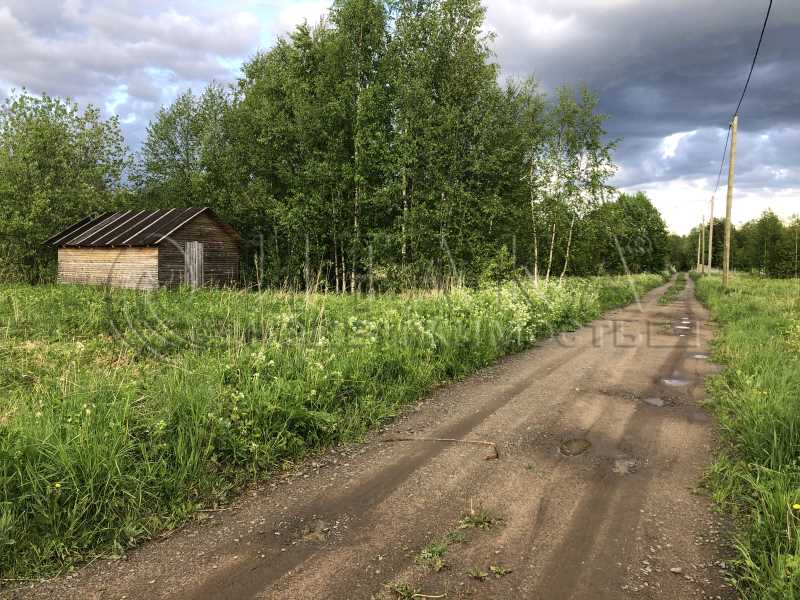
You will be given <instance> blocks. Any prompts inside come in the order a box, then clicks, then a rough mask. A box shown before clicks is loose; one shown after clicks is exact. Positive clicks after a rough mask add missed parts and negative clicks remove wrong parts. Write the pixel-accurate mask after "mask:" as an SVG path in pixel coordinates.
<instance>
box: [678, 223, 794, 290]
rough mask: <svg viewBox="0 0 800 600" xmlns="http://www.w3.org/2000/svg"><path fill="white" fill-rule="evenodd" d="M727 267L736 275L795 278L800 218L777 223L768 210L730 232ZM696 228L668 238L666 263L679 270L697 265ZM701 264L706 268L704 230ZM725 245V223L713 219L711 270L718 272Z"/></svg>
mask: <svg viewBox="0 0 800 600" xmlns="http://www.w3.org/2000/svg"><path fill="white" fill-rule="evenodd" d="M732 233H733V235H732V238H731V267H732V268H733V269H736V270H737V271H744V272H753V273H759V274H761V275H764V276H766V277H780V278H786V277H797V276H798V274H799V272H798V266H799V265H800V261H799V260H798V258H799V257H798V250H800V217H796V216H795V217H793V218H792V219H789V220H786V221H784V220H781V218H780V217H778V216H777V215H776V214H775V213H774V212H772V211H771V210H767V211H765V212H764V213H763V214H762V215H761V217H759V218H758V219H753V220H752V221H748V222H747V223H745V224H744V225H740V226H739V227H734V228H733V229H732ZM699 235H700V228H699V227H695V228H694V229H693V230H692V231H691V232H690V233H689V234H688V235H686V236H670V260H671V261H672V263H673V264H675V265H676V266H677V267H678V268H680V269H683V270H688V269H694V268H695V267H696V265H697V240H698V236H699ZM704 235H705V250H704V253H705V256H706V258H705V262H706V264H708V226H706V229H705V234H704ZM724 244H725V221H724V220H723V219H714V233H713V236H712V266H713V268H715V269H721V268H722V257H723V252H724Z"/></svg>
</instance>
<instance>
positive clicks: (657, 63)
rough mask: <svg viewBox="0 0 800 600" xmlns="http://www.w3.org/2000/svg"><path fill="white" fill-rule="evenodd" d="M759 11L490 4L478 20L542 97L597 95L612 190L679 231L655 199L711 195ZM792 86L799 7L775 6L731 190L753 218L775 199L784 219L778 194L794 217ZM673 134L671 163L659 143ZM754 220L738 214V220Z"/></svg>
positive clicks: (748, 2)
mask: <svg viewBox="0 0 800 600" xmlns="http://www.w3.org/2000/svg"><path fill="white" fill-rule="evenodd" d="M766 7H767V2H766V0H765V1H760V0H759V1H755V0H717V1H703V0H695V1H693V2H689V1H684V0H675V1H672V2H642V1H633V0H605V1H603V0H595V1H591V0H553V1H548V0H540V1H537V2H529V3H525V4H524V5H523V4H519V3H516V2H512V1H511V0H492V1H490V2H489V5H488V20H489V24H490V25H491V27H492V29H493V30H494V31H495V32H496V34H497V40H496V46H495V47H496V51H497V54H498V60H499V61H500V63H501V64H502V66H503V69H504V71H505V72H506V73H508V74H511V75H515V76H525V75H527V74H529V73H534V74H535V75H536V77H537V79H539V80H540V82H541V83H542V85H543V87H544V88H545V89H553V88H555V87H557V86H559V85H562V84H575V83H578V82H580V83H586V84H587V85H589V86H590V87H592V88H594V89H595V90H597V91H598V92H599V94H600V98H601V101H600V108H601V110H602V111H603V112H605V113H607V114H608V115H609V116H610V117H611V118H610V119H609V121H608V129H609V134H610V136H611V137H614V138H621V141H620V144H619V147H618V150H617V153H616V158H617V161H618V163H619V164H620V166H621V168H620V172H619V174H618V176H617V178H616V180H615V183H616V184H617V185H619V186H620V187H626V188H636V187H643V188H646V189H648V191H650V192H651V193H652V192H654V195H655V196H656V199H657V201H660V205H661V206H660V207H661V208H662V210H663V211H664V212H665V213H666V216H667V219H668V221H669V222H670V223H671V224H672V225H673V226H674V227H675V228H676V229H686V228H687V227H688V226H690V222H689V221H686V220H685V219H684V218H683V216H684V215H679V214H676V213H674V212H671V209H670V208H669V206H667V205H668V204H669V202H668V201H667V199H666V198H665V197H663V196H664V195H665V194H668V192H667V191H666V190H667V188H670V187H671V188H672V189H673V190H674V189H680V190H681V192H680V193H686V191H687V189H689V188H692V189H694V190H695V191H696V192H697V194H698V197H697V198H696V199H695V200H693V201H694V202H695V203H696V205H697V206H698V207H700V206H702V204H703V203H704V202H705V201H706V200H707V197H708V195H710V189H711V188H712V187H713V184H714V182H715V181H716V175H717V172H718V168H719V161H720V158H721V156H722V144H723V143H724V139H725V133H726V129H727V125H728V122H729V119H730V117H731V114H732V113H733V111H734V109H735V106H736V102H737V101H738V99H739V95H740V93H741V90H742V86H743V85H744V82H745V79H746V77H747V72H748V69H749V67H750V62H751V61H752V57H753V52H754V50H755V45H756V42H757V40H758V34H759V32H760V29H761V24H762V21H763V17H764V12H765V10H766ZM798 82H800V2H796V1H794V0H777V1H776V2H775V3H774V7H773V10H772V16H771V18H770V22H769V26H768V29H767V32H766V36H765V40H764V43H763V45H762V48H761V52H760V54H759V60H758V64H757V66H756V70H755V73H754V75H753V78H752V81H751V84H750V90H749V92H748V95H747V97H746V98H745V101H744V104H743V105H742V109H741V117H740V136H739V156H738V160H737V185H738V186H739V189H743V190H746V191H749V192H750V193H751V194H754V196H753V197H752V198H751V199H756V198H757V199H760V201H761V206H763V207H766V206H768V205H770V201H771V199H772V197H773V196H775V197H780V198H781V200H780V201H779V202H777V203H776V206H777V209H778V210H781V211H783V212H784V213H786V210H787V207H788V210H791V202H787V201H786V200H787V197H786V192H787V191H789V192H790V194H794V195H793V196H792V197H793V198H794V199H795V200H796V201H797V203H798V206H797V208H796V209H795V211H797V212H800V166H799V165H800V90H799V89H798ZM680 133H685V134H686V135H685V136H683V137H682V138H681V139H680V140H679V141H678V142H677V145H676V146H675V147H674V148H672V149H671V150H672V151H671V152H670V143H669V136H673V135H674V134H680ZM676 137H678V138H680V136H676ZM674 141H675V139H674V138H673V142H674ZM724 176H725V173H723V185H724V182H725V180H724ZM678 182H685V183H686V185H685V186H683V187H680V186H677V185H676V184H677V183H678ZM659 183H663V184H664V185H661V186H659ZM660 189H663V190H664V192H663V193H662V194H661V196H662V197H659V190H660ZM674 193H678V192H674ZM678 206H683V207H684V208H683V212H684V213H685V212H686V208H685V207H686V204H683V205H680V204H678ZM750 208H752V207H750ZM699 214H700V213H699V212H695V213H693V214H692V218H695V217H697V218H699ZM752 214H753V211H752V210H749V209H748V210H740V211H739V217H740V219H739V220H741V219H742V218H749V217H750V216H752ZM736 217H737V213H736V212H735V213H734V218H735V219H736Z"/></svg>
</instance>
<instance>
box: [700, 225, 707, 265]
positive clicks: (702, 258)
mask: <svg viewBox="0 0 800 600" xmlns="http://www.w3.org/2000/svg"><path fill="white" fill-rule="evenodd" d="M705 271H706V218H705V216H703V221H702V222H701V223H700V274H701V275H702V274H703V273H705Z"/></svg>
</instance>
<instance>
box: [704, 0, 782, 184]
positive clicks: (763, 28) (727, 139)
mask: <svg viewBox="0 0 800 600" xmlns="http://www.w3.org/2000/svg"><path fill="white" fill-rule="evenodd" d="M772 1H773V0H769V6H767V14H766V15H764V24H763V25H762V26H761V34H760V35H759V36H758V44H757V45H756V51H755V54H754V55H753V62H752V63H751V64H750V72H749V73H748V74H747V81H745V83H744V89H742V95H741V96H740V97H739V102H738V103H737V104H736V110H735V111H733V116H736V115H738V114H739V109H740V108H741V107H742V101H743V100H744V96H745V94H747V88H748V86H749V85H750V78H751V77H752V76H753V69H755V67H756V60H758V51H759V50H761V42H762V41H764V32H765V31H766V29H767V22H768V21H769V15H770V12H772ZM731 119H733V117H731ZM730 139H731V125H730V123H728V134H727V135H726V136H725V147H724V148H723V150H722V160H721V161H720V163H719V172H718V173H717V183H716V184H715V185H714V192H713V193H712V196H715V195H716V194H717V190H718V189H719V182H720V180H721V179H722V169H723V168H724V167H725V158H726V155H727V153H728V142H730Z"/></svg>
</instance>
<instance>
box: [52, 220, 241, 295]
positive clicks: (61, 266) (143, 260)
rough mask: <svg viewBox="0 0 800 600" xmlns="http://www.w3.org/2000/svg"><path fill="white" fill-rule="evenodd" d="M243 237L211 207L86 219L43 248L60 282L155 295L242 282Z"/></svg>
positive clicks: (57, 235)
mask: <svg viewBox="0 0 800 600" xmlns="http://www.w3.org/2000/svg"><path fill="white" fill-rule="evenodd" d="M239 242H240V238H239V235H238V234H237V233H236V231H234V229H233V228H232V227H231V226H230V225H227V224H226V223H224V222H222V221H221V220H220V219H219V217H217V215H215V214H214V212H213V211H212V210H211V209H209V208H171V209H166V210H126V211H122V212H116V213H106V214H104V215H101V216H100V217H97V218H86V219H83V220H82V221H79V222H78V223H75V224H74V225H72V226H70V227H68V228H67V229H65V230H64V231H62V232H60V233H57V234H56V235H54V236H52V237H51V238H49V239H47V240H46V241H45V242H44V243H45V244H46V245H50V246H55V247H56V248H58V281H59V283H81V284H90V285H110V286H112V287H123V288H133V289H139V290H152V289H156V288H159V287H176V286H180V285H189V286H192V287H201V286H223V285H234V284H236V283H237V282H238V281H239Z"/></svg>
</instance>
